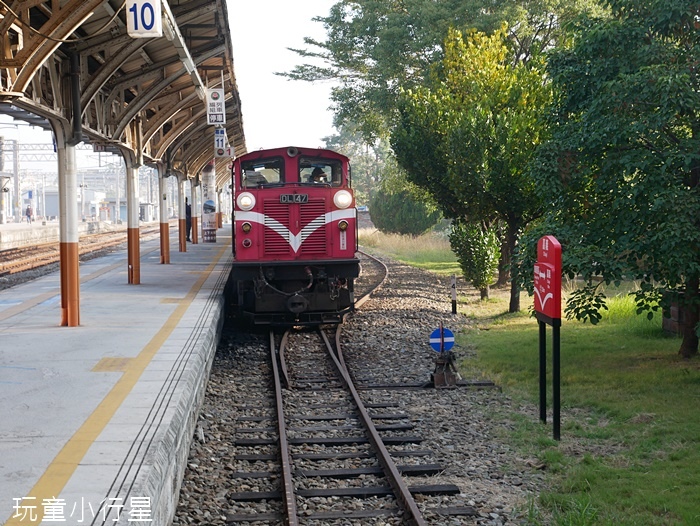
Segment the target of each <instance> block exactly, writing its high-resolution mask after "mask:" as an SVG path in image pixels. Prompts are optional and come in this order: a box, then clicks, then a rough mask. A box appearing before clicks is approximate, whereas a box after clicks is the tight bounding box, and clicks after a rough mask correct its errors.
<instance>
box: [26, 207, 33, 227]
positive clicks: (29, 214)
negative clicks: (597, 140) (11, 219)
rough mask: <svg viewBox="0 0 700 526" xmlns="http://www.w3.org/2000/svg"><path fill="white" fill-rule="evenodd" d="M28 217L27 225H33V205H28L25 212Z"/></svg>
mask: <svg viewBox="0 0 700 526" xmlns="http://www.w3.org/2000/svg"><path fill="white" fill-rule="evenodd" d="M25 214H26V216H27V223H29V224H31V223H32V205H27V210H26V211H25Z"/></svg>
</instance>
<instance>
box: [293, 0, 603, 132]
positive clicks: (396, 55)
mask: <svg viewBox="0 0 700 526" xmlns="http://www.w3.org/2000/svg"><path fill="white" fill-rule="evenodd" d="M596 4H597V2H596V0H525V1H518V2H516V1H514V0H494V1H489V2H485V1H484V0H401V1H398V0H341V1H339V2H337V3H336V4H334V5H333V6H332V8H331V10H330V12H329V14H328V16H325V17H321V16H319V17H316V18H314V20H315V21H317V22H319V23H321V24H323V26H324V28H325V31H326V35H327V38H326V39H325V41H319V40H315V39H312V38H308V37H307V38H305V39H304V42H305V44H306V45H307V47H306V48H304V49H293V51H295V52H296V53H298V54H299V56H300V57H302V58H303V59H304V60H305V61H306V63H304V64H302V65H299V66H296V67H295V68H293V69H292V70H291V71H289V72H284V73H279V74H281V75H284V76H286V77H288V78H290V79H294V80H303V81H307V82H315V81H320V80H333V81H335V82H336V83H337V85H336V87H335V88H334V89H333V95H332V99H333V104H334V111H335V118H336V123H337V124H338V125H341V124H344V123H348V122H350V123H355V124H357V125H358V126H359V127H360V129H361V131H362V134H363V135H364V136H365V138H366V139H367V140H368V141H369V142H371V141H372V140H373V139H374V138H376V137H381V136H385V135H387V131H388V130H389V128H390V126H391V125H390V123H391V121H392V119H393V117H394V111H395V109H396V101H397V97H398V94H399V90H400V88H404V89H408V88H412V87H415V86H419V85H422V84H423V83H424V82H425V80H426V79H427V78H428V76H429V72H430V68H431V65H432V64H433V63H435V62H439V61H440V60H441V59H442V57H443V50H442V43H443V42H444V40H445V38H446V36H447V33H448V30H449V28H451V27H452V28H456V29H462V30H468V29H472V28H476V29H478V30H480V31H483V32H487V33H490V32H492V31H494V30H496V29H498V28H499V27H500V26H501V24H503V23H504V22H505V23H506V25H507V27H508V28H509V30H508V35H509V39H510V40H511V42H512V44H513V45H512V49H511V51H512V57H513V60H515V61H527V60H528V59H529V58H531V57H533V56H537V55H539V54H540V53H541V51H542V50H546V49H549V48H551V47H552V46H554V45H555V44H556V43H557V42H558V41H560V40H561V39H562V36H563V34H564V32H563V27H564V26H565V25H566V24H567V22H568V21H569V20H571V19H572V18H573V17H574V16H576V15H577V14H578V13H579V12H581V11H582V10H590V9H595V8H596ZM319 64H320V65H319Z"/></svg>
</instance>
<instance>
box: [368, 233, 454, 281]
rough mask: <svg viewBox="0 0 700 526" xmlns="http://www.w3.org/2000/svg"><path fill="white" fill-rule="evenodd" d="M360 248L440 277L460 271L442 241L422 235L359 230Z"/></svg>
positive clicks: (442, 239) (447, 243) (435, 236)
mask: <svg viewBox="0 0 700 526" xmlns="http://www.w3.org/2000/svg"><path fill="white" fill-rule="evenodd" d="M359 241H360V245H361V246H362V247H363V248H366V249H368V250H371V251H372V252H374V253H379V254H384V255H385V256H389V257H391V258H392V259H396V260H397V261H401V262H403V263H406V264H408V265H412V266H414V267H418V268H422V269H425V270H429V271H430V272H435V273H436V274H440V275H447V276H449V275H452V274H457V275H459V274H460V273H461V272H462V271H461V270H460V268H459V264H458V263H457V258H456V257H455V255H454V254H453V253H452V251H451V250H450V243H449V241H447V239H446V238H445V237H442V236H439V235H435V234H432V233H431V234H424V235H422V236H418V237H415V238H414V237H410V236H401V235H398V234H383V233H381V232H379V231H378V230H376V229H360V232H359Z"/></svg>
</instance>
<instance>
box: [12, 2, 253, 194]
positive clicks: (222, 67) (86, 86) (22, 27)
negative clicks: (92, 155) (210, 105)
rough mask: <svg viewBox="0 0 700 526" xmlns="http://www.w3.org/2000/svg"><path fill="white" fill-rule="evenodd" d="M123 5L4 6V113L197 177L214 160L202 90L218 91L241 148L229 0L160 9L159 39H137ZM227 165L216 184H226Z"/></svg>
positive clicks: (220, 168)
mask: <svg viewBox="0 0 700 526" xmlns="http://www.w3.org/2000/svg"><path fill="white" fill-rule="evenodd" d="M123 5H124V4H123V2H122V0H48V1H42V0H13V1H10V0H5V2H3V3H2V4H0V113H7V114H11V115H13V116H14V117H15V118H22V119H24V120H27V121H28V122H30V123H32V124H38V125H43V126H44V127H46V128H52V129H54V131H56V128H57V127H60V128H62V130H63V133H64V135H65V136H66V137H67V139H68V140H69V141H72V142H73V143H74V144H75V143H78V142H80V141H85V142H89V143H91V144H92V145H94V147H95V148H96V149H99V150H102V151H104V150H107V151H115V152H116V151H118V152H121V153H122V154H123V155H125V156H128V157H130V158H131V159H132V160H133V161H134V162H135V164H137V165H138V164H142V163H143V164H154V165H160V166H161V167H164V173H165V174H166V175H167V174H170V173H172V174H176V175H178V176H180V177H190V178H194V177H196V176H197V174H198V173H199V172H200V171H201V170H202V168H203V167H204V166H206V165H207V164H208V163H209V162H210V161H211V159H212V158H213V157H214V148H213V145H214V127H213V126H210V125H208V124H207V116H206V107H205V102H204V100H202V99H203V95H204V93H203V91H202V86H206V87H209V88H223V89H224V93H225V102H226V111H227V115H226V131H227V136H228V138H229V141H230V143H231V145H232V147H233V151H234V153H235V155H237V156H238V155H242V154H243V153H245V151H246V147H245V137H244V133H243V120H242V116H241V104H240V99H239V96H238V89H237V86H236V78H235V74H234V68H233V58H232V48H231V40H230V32H229V27H228V13H227V8H226V1H225V0H170V1H169V3H167V4H165V3H164V13H165V17H164V21H163V22H164V29H165V31H164V35H165V36H163V37H161V38H147V39H133V38H131V37H129V36H128V35H127V33H126V22H125V20H126V19H125V11H124V9H123ZM229 177H230V174H229V173H228V163H227V162H222V163H218V164H217V175H216V182H217V186H218V187H220V188H221V187H223V186H224V185H225V184H226V182H227V181H228V179H229Z"/></svg>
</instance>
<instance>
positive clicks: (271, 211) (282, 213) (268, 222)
mask: <svg viewBox="0 0 700 526" xmlns="http://www.w3.org/2000/svg"><path fill="white" fill-rule="evenodd" d="M289 212H290V209H289V205H283V204H280V203H279V202H276V201H265V204H264V214H265V254H288V253H289V251H290V248H289V235H290V233H289V230H288V228H289Z"/></svg>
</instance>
